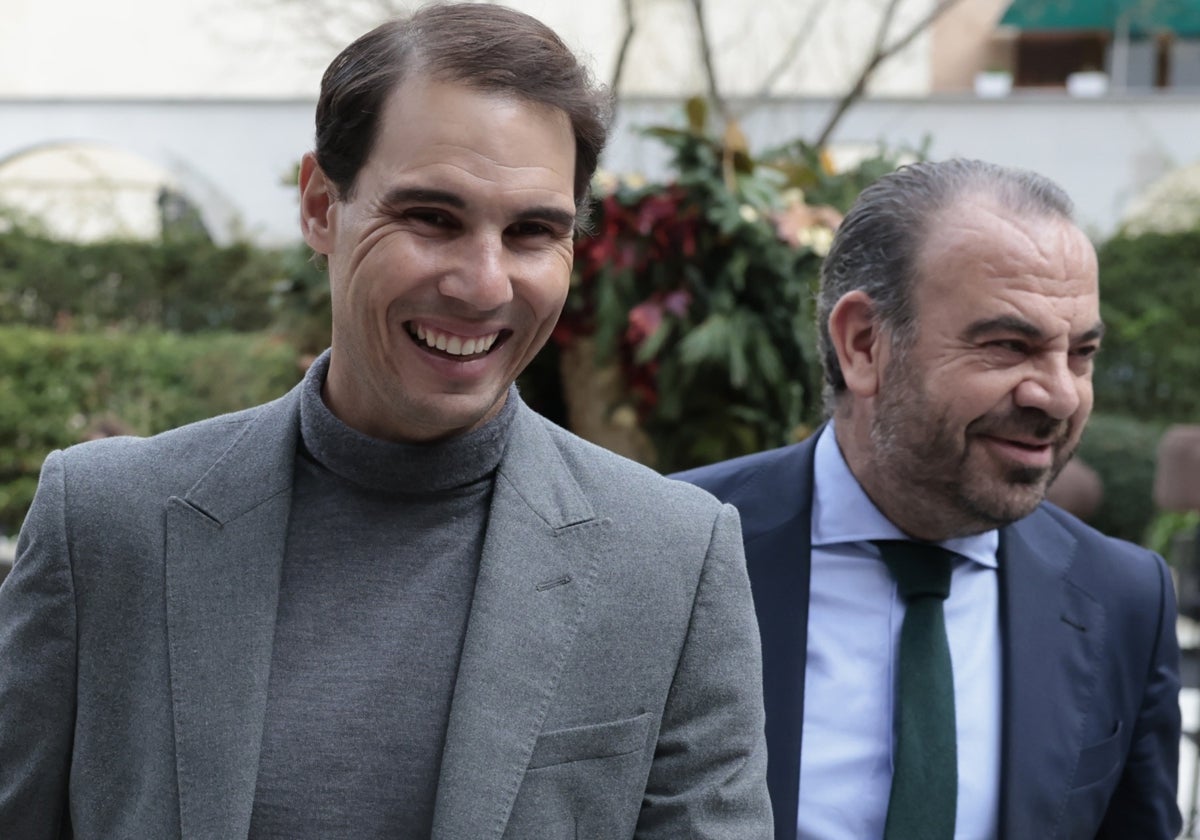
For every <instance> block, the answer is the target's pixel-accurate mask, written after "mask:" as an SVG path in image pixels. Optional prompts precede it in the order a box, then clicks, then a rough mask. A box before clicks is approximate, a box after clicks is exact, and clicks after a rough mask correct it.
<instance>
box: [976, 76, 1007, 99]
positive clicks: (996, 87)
mask: <svg viewBox="0 0 1200 840" xmlns="http://www.w3.org/2000/svg"><path fill="white" fill-rule="evenodd" d="M1011 92H1012V74H1011V73H1003V72H999V71H987V72H984V73H976V74H975V95H976V96H981V97H984V98H986V99H996V98H999V97H1001V96H1008V94H1009V93H1011Z"/></svg>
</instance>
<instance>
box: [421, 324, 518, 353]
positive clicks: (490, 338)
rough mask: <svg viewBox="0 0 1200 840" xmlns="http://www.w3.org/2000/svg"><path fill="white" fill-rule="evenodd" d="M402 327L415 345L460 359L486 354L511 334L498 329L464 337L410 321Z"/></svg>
mask: <svg viewBox="0 0 1200 840" xmlns="http://www.w3.org/2000/svg"><path fill="white" fill-rule="evenodd" d="M404 327H405V329H406V330H407V332H408V334H409V336H410V337H411V338H412V339H413V341H414V342H415V343H416V344H417V346H419V347H422V348H423V349H425V350H428V351H430V352H435V353H438V354H439V355H444V356H449V357H451V358H454V359H458V360H460V361H466V360H468V359H478V358H482V357H483V356H486V355H487V354H488V353H490V352H492V350H494V349H496V348H497V347H499V346H500V345H502V344H503V343H504V340H505V339H507V338H508V336H509V335H510V334H511V330H499V331H497V332H493V333H488V334H486V335H478V336H467V337H464V336H461V335H454V334H453V333H447V332H442V331H441V330H435V329H433V328H432V327H427V326H425V325H424V324H416V323H413V322H412V321H409V322H408V323H406V324H405V325H404Z"/></svg>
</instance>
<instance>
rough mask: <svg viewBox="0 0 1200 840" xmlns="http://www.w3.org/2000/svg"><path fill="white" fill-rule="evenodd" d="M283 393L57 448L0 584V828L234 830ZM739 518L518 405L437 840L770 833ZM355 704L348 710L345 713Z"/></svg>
mask: <svg viewBox="0 0 1200 840" xmlns="http://www.w3.org/2000/svg"><path fill="white" fill-rule="evenodd" d="M298 427H299V421H298V394H297V392H296V391H293V392H292V393H290V394H288V395H287V396H285V397H283V398H282V399H280V400H276V401H275V402H272V403H269V404H267V405H265V406H260V407H258V408H255V409H250V410H248V411H244V412H240V413H237V414H233V415H228V416H225V417H219V418H215V419H212V420H208V421H204V422H202V423H198V424H195V425H192V426H188V427H184V428H182V429H177V430H175V431H172V432H168V433H165V434H162V435H159V436H156V437H153V438H148V439H144V440H142V439H132V438H122V439H110V440H104V441H97V442H95V443H90V444H85V445H82V446H78V447H73V448H71V449H68V450H66V451H64V452H59V453H54V454H52V455H51V456H50V457H49V458H48V459H47V461H46V464H45V466H44V468H43V473H42V479H41V483H40V485H39V488H38V492H37V497H36V499H35V501H34V504H33V507H32V509H31V511H30V514H29V516H28V518H27V520H26V523H25V526H24V528H23V529H22V533H21V536H20V540H19V545H18V552H17V562H16V565H15V567H14V570H13V572H12V574H11V575H10V576H9V578H8V580H7V581H5V583H4V585H3V587H0V837H4V838H6V839H7V840H34V838H57V837H64V836H65V837H71V836H73V837H76V838H97V840H99V838H104V840H111V839H112V838H155V840H163V839H164V838H171V837H182V838H187V840H201V838H212V840H230V838H238V837H245V836H246V835H247V831H248V826H249V822H250V813H251V808H252V806H253V799H254V791H255V781H256V775H257V765H258V755H259V745H260V739H261V734H262V728H263V715H264V708H265V702H266V693H267V680H268V671H269V668H270V664H271V646H272V637H273V631H274V625H275V610H276V606H277V600H278V592H279V574H280V568H281V563H282V559H283V554H284V542H285V535H286V533H287V519H288V514H289V509H290V503H291V501H290V500H291V482H292V470H293V459H294V456H295V452H296V444H297V435H298ZM760 668H761V665H760V652H759V641H758V633H757V630H756V626H755V622H754V615H753V608H752V605H751V596H750V589H749V584H748V581H747V578H746V571H745V561H744V557H743V553H742V545H741V539H740V531H739V527H738V519H737V513H736V512H735V510H734V509H733V508H731V507H729V506H722V505H720V504H719V503H718V502H716V501H715V500H714V499H713V498H712V497H711V496H709V495H708V494H706V493H704V492H702V491H700V490H698V489H697V488H693V487H689V486H687V485H684V484H681V483H678V482H672V481H668V480H667V479H664V478H661V477H659V476H657V475H656V474H654V473H652V472H651V471H649V470H647V469H644V468H642V467H640V466H638V465H636V464H633V463H631V462H628V461H625V460H623V459H620V458H618V457H616V456H614V455H612V454H611V453H608V452H605V451H604V450H601V449H598V448H596V447H594V446H591V445H590V444H587V443H585V442H583V441H581V440H579V439H578V438H576V437H574V436H572V435H570V434H569V433H567V432H565V431H563V430H562V429H559V428H558V427H556V426H554V425H552V424H550V423H548V422H547V421H545V420H544V419H542V418H540V417H539V416H537V415H536V414H534V413H533V412H532V411H530V410H529V409H528V408H526V407H524V406H523V405H522V406H521V407H520V409H519V411H518V415H517V417H516V420H515V422H514V426H513V431H512V438H511V440H510V442H509V445H508V447H507V450H506V452H505V455H504V457H503V460H502V461H501V463H500V467H499V470H498V474H497V478H496V483H495V490H494V494H493V500H492V508H491V513H490V519H489V525H488V531H487V537H486V540H485V544H484V548H483V555H482V559H481V565H480V569H479V576H478V581H477V584H476V589H475V595H474V600H473V602H472V605H471V613H470V619H469V623H468V626H467V630H466V637H465V640H464V644H463V651H462V658H461V662H460V665H459V672H458V680H457V683H456V686H455V691H454V698H453V704H452V708H451V713H450V721H449V728H448V732H447V735H446V743H445V746H444V750H443V758H442V767H441V776H440V779H439V785H438V795H437V803H436V811H435V817H434V831H433V836H434V837H435V838H443V839H444V840H459V838H461V840H482V838H501V837H504V838H539V840H541V838H558V837H564V838H566V837H569V838H576V837H589V838H606V840H607V839H608V838H617V837H632V836H637V837H654V838H658V837H664V838H665V837H678V838H730V839H731V840H734V839H736V840H752V839H753V838H765V837H770V835H771V827H770V824H771V818H770V804H769V800H768V796H767V789H766V784H765V769H766V748H765V743H764V738H763V726H764V723H763V709H762V694H761V683H760ZM347 714H353V710H352V709H351V710H347Z"/></svg>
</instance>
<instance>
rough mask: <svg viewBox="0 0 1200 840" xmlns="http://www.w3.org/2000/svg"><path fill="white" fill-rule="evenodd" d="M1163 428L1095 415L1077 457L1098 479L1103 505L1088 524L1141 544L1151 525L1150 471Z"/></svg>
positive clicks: (1152, 489)
mask: <svg viewBox="0 0 1200 840" xmlns="http://www.w3.org/2000/svg"><path fill="white" fill-rule="evenodd" d="M1162 432H1163V426H1162V425H1161V424H1158V423H1153V422H1149V423H1148V422H1142V421H1140V420H1134V419H1132V418H1129V417H1120V416H1114V415H1111V414H1095V415H1093V416H1092V419H1091V420H1090V421H1089V423H1088V426H1087V430H1086V431H1085V432H1084V434H1083V440H1082V441H1081V442H1080V444H1079V457H1080V458H1082V459H1083V460H1084V461H1085V462H1086V463H1087V464H1088V466H1090V467H1091V468H1092V469H1094V470H1095V471H1096V472H1097V473H1099V474H1100V479H1101V481H1103V482H1104V500H1103V501H1102V502H1101V504H1100V509H1099V510H1098V511H1097V512H1096V513H1095V515H1094V516H1092V517H1091V518H1090V519H1089V520H1088V521H1089V522H1090V523H1091V524H1092V525H1093V526H1094V527H1095V528H1098V529H1099V530H1101V531H1103V532H1104V533H1106V534H1108V535H1109V536H1113V537H1120V538H1121V539H1125V540H1129V541H1130V542H1135V543H1141V542H1142V541H1143V540H1144V539H1145V538H1146V535H1147V532H1148V530H1149V527H1150V523H1151V522H1152V521H1153V520H1154V517H1155V509H1154V469H1155V463H1156V460H1157V453H1158V441H1159V438H1160V437H1162Z"/></svg>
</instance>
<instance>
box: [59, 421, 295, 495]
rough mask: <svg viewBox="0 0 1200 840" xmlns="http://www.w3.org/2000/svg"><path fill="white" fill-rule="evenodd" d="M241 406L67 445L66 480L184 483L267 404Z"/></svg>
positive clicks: (103, 483)
mask: <svg viewBox="0 0 1200 840" xmlns="http://www.w3.org/2000/svg"><path fill="white" fill-rule="evenodd" d="M273 404H274V403H267V404H264V405H259V406H255V407H253V408H248V409H243V410H241V411H237V412H232V413H230V414H222V415H219V416H217V417H210V418H207V419H204V420H199V421H196V422H194V423H189V424H187V425H184V426H179V427H177V428H174V429H169V430H167V431H164V432H160V433H158V434H156V435H152V436H150V437H130V436H121V437H111V438H102V439H100V440H94V441H88V442H86V443H80V444H76V445H74V446H71V447H68V448H67V449H65V450H63V452H62V465H63V470H64V474H65V475H66V476H67V479H68V481H69V482H70V483H71V484H72V485H86V486H88V487H89V488H90V489H93V490H98V489H101V488H103V487H104V486H106V485H115V486H118V487H126V488H128V487H129V486H130V485H131V483H132V482H138V483H151V482H155V481H170V479H171V478H172V477H173V478H175V480H176V481H177V482H178V483H179V484H181V485H185V486H184V489H186V486H190V482H192V481H194V480H195V479H196V478H198V477H199V474H200V472H201V471H202V470H204V469H207V467H208V466H209V465H211V464H212V463H213V462H214V461H215V460H216V459H217V458H219V457H220V455H221V453H223V452H224V451H225V450H226V449H227V448H228V447H229V445H230V443H231V441H232V440H234V439H235V438H236V437H237V436H238V435H239V434H240V433H241V431H242V430H243V429H245V428H247V427H248V426H249V425H250V424H252V423H253V422H254V421H255V420H256V419H257V418H258V417H259V415H260V414H261V413H262V412H263V410H264V409H266V408H267V407H268V406H270V405H273Z"/></svg>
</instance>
